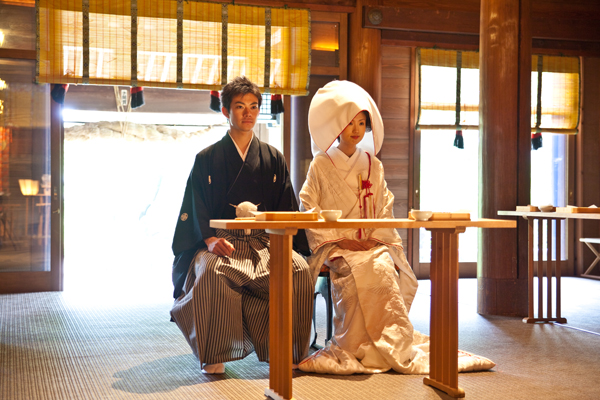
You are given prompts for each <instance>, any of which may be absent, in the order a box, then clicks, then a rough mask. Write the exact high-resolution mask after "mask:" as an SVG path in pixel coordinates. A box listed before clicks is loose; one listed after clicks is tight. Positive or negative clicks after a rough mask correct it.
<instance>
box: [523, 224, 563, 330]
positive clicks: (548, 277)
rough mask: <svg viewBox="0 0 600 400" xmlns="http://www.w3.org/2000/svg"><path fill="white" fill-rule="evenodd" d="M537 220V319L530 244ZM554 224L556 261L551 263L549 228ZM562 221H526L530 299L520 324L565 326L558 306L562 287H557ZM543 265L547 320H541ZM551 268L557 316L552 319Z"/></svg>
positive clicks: (533, 264)
mask: <svg viewBox="0 0 600 400" xmlns="http://www.w3.org/2000/svg"><path fill="white" fill-rule="evenodd" d="M544 219H545V220H546V244H547V247H546V261H544V223H543V221H544ZM536 220H537V227H538V260H537V279H538V311H537V316H535V315H534V307H533V299H534V296H533V274H534V271H535V270H536V268H535V267H536V263H535V262H534V261H533V243H534V235H533V230H534V226H535V221H536ZM553 221H554V223H555V224H556V228H555V229H556V230H555V236H556V256H555V257H556V259H555V261H554V262H553V261H552V249H553V243H552V237H553V235H552V225H553ZM561 221H562V220H561V219H554V218H533V217H530V218H527V223H528V226H529V228H528V229H529V237H528V255H529V260H528V285H527V290H528V293H527V294H528V299H529V307H528V309H529V311H528V316H527V318H523V322H526V323H529V324H533V323H536V322H558V323H561V324H566V323H567V319H566V318H562V317H561V315H560V313H561V308H560V303H561V286H560V275H561V274H560V258H561V250H560V249H561V245H562V240H561V227H560V224H561ZM544 264H545V266H546V268H545V272H546V304H547V310H546V316H545V317H544V282H543V281H544ZM553 264H554V277H555V279H556V306H555V310H556V316H552V277H553V275H552V266H553Z"/></svg>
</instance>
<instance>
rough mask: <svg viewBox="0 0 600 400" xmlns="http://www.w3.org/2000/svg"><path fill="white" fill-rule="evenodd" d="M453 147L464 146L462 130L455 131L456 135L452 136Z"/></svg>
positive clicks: (462, 147) (461, 147) (460, 147)
mask: <svg viewBox="0 0 600 400" xmlns="http://www.w3.org/2000/svg"><path fill="white" fill-rule="evenodd" d="M454 147H458V148H459V149H464V148H465V143H464V140H463V135H462V131H456V136H454Z"/></svg>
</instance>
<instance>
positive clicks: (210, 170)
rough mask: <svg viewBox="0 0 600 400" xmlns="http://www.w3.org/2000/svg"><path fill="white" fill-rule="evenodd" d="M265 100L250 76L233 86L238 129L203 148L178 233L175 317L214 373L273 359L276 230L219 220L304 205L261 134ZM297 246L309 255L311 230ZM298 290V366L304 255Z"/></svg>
mask: <svg viewBox="0 0 600 400" xmlns="http://www.w3.org/2000/svg"><path fill="white" fill-rule="evenodd" d="M261 100H262V97H261V94H260V92H259V89H258V87H257V86H256V85H255V84H254V83H252V82H251V81H249V80H248V79H247V78H245V77H238V78H236V79H234V80H233V81H232V82H230V83H229V84H227V85H226V86H225V87H224V88H223V90H222V93H221V102H222V113H223V114H224V115H225V117H226V118H227V119H228V123H229V130H228V132H227V134H226V135H225V136H224V137H223V138H222V139H221V140H220V141H218V142H216V143H215V144H213V145H211V146H209V147H207V148H206V149H204V150H202V151H201V152H200V153H198V154H197V155H196V159H195V162H194V166H193V168H192V171H191V173H190V176H189V178H188V181H187V185H186V189H185V193H184V198H183V203H182V206H181V211H180V213H179V219H178V221H177V225H176V229H175V234H174V238H173V246H172V247H173V253H174V254H175V260H174V263H173V284H174V287H175V289H174V293H173V295H174V298H175V302H174V305H173V308H172V309H171V318H172V320H173V321H174V322H176V323H177V326H178V327H179V329H180V330H181V331H182V333H183V334H184V336H185V338H186V340H187V341H188V343H189V345H190V347H191V349H192V351H193V353H194V355H195V356H196V357H197V358H198V360H199V361H200V363H201V365H202V368H203V372H204V373H223V372H224V371H225V364H224V363H226V362H228V361H234V360H238V359H241V358H244V357H246V356H247V355H248V354H250V353H252V352H253V351H255V352H256V354H257V356H258V359H259V360H260V361H268V359H269V352H268V351H269V235H268V234H267V233H266V232H265V231H264V230H251V231H250V232H246V231H245V230H243V229H242V230H221V229H213V228H211V227H210V220H211V219H232V218H235V217H236V208H235V207H234V206H235V205H238V204H241V203H244V202H249V203H252V204H254V205H257V206H258V211H297V210H298V204H297V201H296V197H295V195H294V191H293V188H292V184H291V181H290V176H289V173H288V169H287V165H286V163H285V159H284V157H283V155H282V154H281V153H280V152H279V151H278V150H277V149H275V148H274V147H272V146H270V145H268V144H266V143H263V142H261V141H260V140H259V139H258V138H257V137H256V136H255V135H254V133H253V128H254V125H255V124H256V120H257V117H258V114H259V108H260V104H261ZM246 204H248V203H246ZM232 205H234V206H232ZM294 244H295V246H294V247H295V248H296V249H298V250H299V251H302V252H304V253H305V254H309V253H308V246H307V244H306V237H305V236H304V234H303V231H300V232H299V234H298V235H297V236H296V238H295V243H294ZM293 291H294V292H293V312H294V316H293V322H292V324H293V360H294V363H298V362H300V361H301V360H302V359H303V358H305V357H306V355H307V354H308V348H309V340H310V333H311V318H312V302H313V292H314V282H313V279H312V276H311V273H310V272H309V269H308V264H307V263H306V261H305V259H304V258H303V257H302V256H300V255H299V254H298V253H296V252H294V255H293Z"/></svg>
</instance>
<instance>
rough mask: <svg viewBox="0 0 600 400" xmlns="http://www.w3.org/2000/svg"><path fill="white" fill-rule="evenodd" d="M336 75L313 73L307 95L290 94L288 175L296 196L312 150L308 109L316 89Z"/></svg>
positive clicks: (303, 178) (306, 170)
mask: <svg viewBox="0 0 600 400" xmlns="http://www.w3.org/2000/svg"><path fill="white" fill-rule="evenodd" d="M336 78H337V77H336V76H324V75H323V76H321V75H313V76H311V77H310V83H309V86H308V96H291V101H290V104H291V112H290V113H289V114H288V115H289V116H290V121H291V122H290V125H291V127H290V131H291V132H290V142H291V146H290V161H289V165H290V177H291V179H292V186H293V187H294V192H295V193H296V197H298V193H300V190H301V189H302V185H304V181H305V180H306V173H307V172H308V167H309V165H310V162H311V161H312V158H313V156H312V150H311V142H310V135H309V130H308V109H309V107H310V102H311V101H312V98H313V97H314V95H315V93H317V90H319V89H320V88H322V87H323V86H325V85H326V84H327V83H329V82H331V81H333V80H334V79H336Z"/></svg>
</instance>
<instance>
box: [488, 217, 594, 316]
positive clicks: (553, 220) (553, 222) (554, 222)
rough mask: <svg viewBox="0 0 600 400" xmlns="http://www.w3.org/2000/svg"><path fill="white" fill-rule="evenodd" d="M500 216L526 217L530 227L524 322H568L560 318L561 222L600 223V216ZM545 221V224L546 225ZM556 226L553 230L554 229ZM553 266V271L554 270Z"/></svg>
mask: <svg viewBox="0 0 600 400" xmlns="http://www.w3.org/2000/svg"><path fill="white" fill-rule="evenodd" d="M498 215H505V216H514V217H523V218H525V219H526V220H527V225H528V232H529V234H528V254H529V260H528V296H529V309H528V314H527V318H524V319H523V322H527V323H535V322H558V323H561V324H565V323H567V319H566V318H564V317H562V315H561V308H560V304H561V287H560V259H561V248H562V240H561V221H563V220H567V221H568V220H569V219H584V220H585V219H595V220H600V214H598V213H568V212H539V211H498ZM544 221H546V224H544V223H543V222H544ZM535 224H537V226H538V261H537V271H535V268H536V263H535V262H534V261H533V248H534V244H535V242H534V235H533V231H534V225H535ZM544 225H545V226H546V229H545V236H546V242H547V244H548V245H547V248H546V261H543V254H544V253H543V244H544V241H543V240H544V233H543V232H544ZM553 226H554V229H553ZM553 231H555V232H556V246H555V247H556V249H555V252H556V259H555V260H554V261H552V250H553V248H554V246H553V242H552V236H553V235H552V233H553ZM553 267H554V268H553ZM553 270H554V271H555V275H554V278H555V279H556V303H555V308H554V315H553V310H552V278H553V275H552V271H553ZM544 271H545V272H546V300H547V301H546V316H544V285H543V278H544ZM534 272H536V273H537V277H538V307H537V308H538V309H537V316H536V315H535V313H534V287H533V286H534V285H533V281H534V279H533V275H534Z"/></svg>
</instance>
